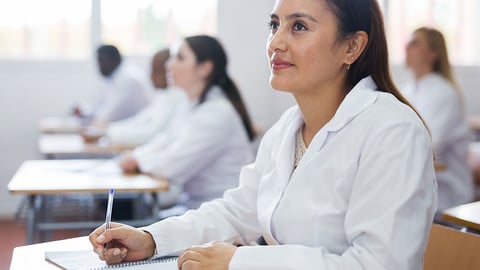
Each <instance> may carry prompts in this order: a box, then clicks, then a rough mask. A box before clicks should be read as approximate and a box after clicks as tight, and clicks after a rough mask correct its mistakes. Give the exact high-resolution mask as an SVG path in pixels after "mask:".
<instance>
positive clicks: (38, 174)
mask: <svg viewBox="0 0 480 270" xmlns="http://www.w3.org/2000/svg"><path fill="white" fill-rule="evenodd" d="M110 188H114V189H115V192H155V191H165V190H167V189H168V181H166V180H165V179H159V178H153V177H151V176H148V175H144V174H124V173H123V172H122V171H121V169H120V168H119V167H118V165H117V164H116V163H115V162H114V161H113V160H29V161H25V162H24V163H23V164H22V165H21V166H20V168H19V169H18V170H17V172H16V173H15V175H14V176H13V178H12V180H11V181H10V183H8V190H9V191H10V193H13V194H64V193H84V192H85V193H107V192H108V190H109V189H110Z"/></svg>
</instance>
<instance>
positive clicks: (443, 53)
mask: <svg viewBox="0 0 480 270" xmlns="http://www.w3.org/2000/svg"><path fill="white" fill-rule="evenodd" d="M415 33H423V34H424V35H425V37H426V38H427V43H428V46H429V47H430V49H431V50H432V51H433V52H434V53H435V54H436V59H435V61H434V62H433V71H434V72H436V73H438V74H440V75H441V76H442V77H444V78H445V79H446V80H448V81H449V82H450V83H451V84H452V86H453V88H454V89H455V91H456V92H457V95H458V97H459V98H460V100H461V101H462V103H463V95H462V91H461V90H460V87H459V86H458V83H457V81H456V80H455V77H454V76H453V72H452V66H451V65H450V61H449V60H448V52H447V43H446V42H445V38H444V37H443V34H442V33H441V32H440V31H438V30H436V29H433V28H428V27H421V28H418V29H417V30H415Z"/></svg>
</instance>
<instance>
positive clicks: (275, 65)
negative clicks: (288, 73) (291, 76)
mask: <svg viewBox="0 0 480 270" xmlns="http://www.w3.org/2000/svg"><path fill="white" fill-rule="evenodd" d="M290 67H293V64H292V63H290V62H288V61H285V60H281V59H273V60H272V69H273V70H282V69H286V68H290Z"/></svg>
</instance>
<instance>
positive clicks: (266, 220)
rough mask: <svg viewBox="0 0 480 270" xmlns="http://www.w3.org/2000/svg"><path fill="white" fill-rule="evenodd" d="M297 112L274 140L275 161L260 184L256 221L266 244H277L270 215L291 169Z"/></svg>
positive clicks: (281, 193)
mask: <svg viewBox="0 0 480 270" xmlns="http://www.w3.org/2000/svg"><path fill="white" fill-rule="evenodd" d="M296 110H297V111H296V112H295V114H294V117H292V118H291V119H290V120H289V121H287V123H286V126H285V128H284V130H285V132H284V133H283V134H282V136H278V137H276V138H275V140H277V141H276V142H275V143H274V145H278V148H277V149H276V151H275V150H274V151H275V152H274V153H273V155H272V156H273V157H274V158H275V161H274V162H273V163H272V164H271V165H272V166H269V168H267V171H266V172H265V173H264V177H263V179H262V182H261V184H260V190H259V192H260V193H261V194H262V196H259V201H258V209H259V211H258V220H259V223H260V225H261V227H262V231H263V236H264V238H265V241H266V242H267V243H268V244H278V243H277V241H276V240H275V239H274V238H273V236H272V231H271V221H272V215H273V212H274V211H275V208H276V207H277V204H278V203H279V201H280V199H281V198H282V196H283V191H284V190H285V186H286V185H287V184H288V181H289V178H290V175H291V172H292V169H293V159H294V151H295V132H296V131H297V130H298V128H300V126H301V125H302V124H303V118H302V116H301V113H300V110H299V109H298V108H297V109H296Z"/></svg>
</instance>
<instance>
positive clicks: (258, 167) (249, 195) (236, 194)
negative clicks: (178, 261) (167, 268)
mask: <svg viewBox="0 0 480 270" xmlns="http://www.w3.org/2000/svg"><path fill="white" fill-rule="evenodd" d="M272 129H273V128H272ZM272 129H271V130H270V131H269V132H267V133H266V134H265V136H264V138H263V140H262V142H261V143H260V148H259V151H258V155H257V158H256V161H255V163H252V164H250V165H247V166H244V167H243V168H242V170H241V172H240V184H239V186H238V187H237V188H235V189H231V190H228V191H226V192H225V194H224V196H223V198H220V199H216V200H213V201H210V202H207V203H204V204H202V206H200V208H199V209H197V210H190V211H188V212H187V213H186V214H185V215H183V216H180V217H171V218H168V219H166V220H163V221H160V222H157V223H154V224H152V225H150V226H148V227H145V228H144V229H145V230H147V231H149V232H150V233H151V234H152V235H153V237H154V240H155V243H156V247H157V253H158V256H165V255H172V254H179V253H180V252H182V251H183V250H185V249H186V248H187V247H189V246H192V245H200V244H204V243H207V242H210V241H214V240H220V241H225V242H229V243H237V244H242V245H246V244H248V243H250V242H251V241H254V240H256V239H258V237H260V231H259V225H258V221H257V211H256V209H257V193H258V186H259V182H260V178H261V175H262V172H263V170H264V168H265V166H266V162H267V161H268V160H269V154H270V152H271V150H270V148H271V142H272V140H273V138H274V137H275V136H276V135H275V132H273V131H272Z"/></svg>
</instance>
